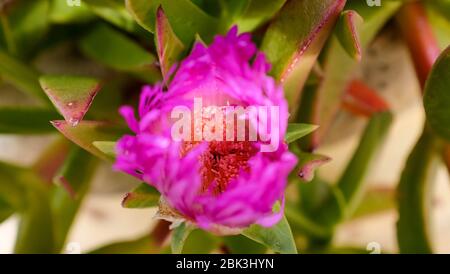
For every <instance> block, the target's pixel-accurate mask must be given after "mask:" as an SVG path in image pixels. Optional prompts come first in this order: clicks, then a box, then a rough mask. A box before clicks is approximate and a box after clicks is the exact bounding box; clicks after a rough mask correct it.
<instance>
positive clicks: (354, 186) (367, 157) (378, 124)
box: [316, 112, 392, 226]
mask: <svg viewBox="0 0 450 274" xmlns="http://www.w3.org/2000/svg"><path fill="white" fill-rule="evenodd" d="M391 122H392V114H391V113H389V112H382V113H377V114H375V115H374V116H373V117H372V118H371V120H370V121H369V123H368V125H367V126H366V128H365V130H364V133H363V135H362V136H361V139H360V142H359V145H358V147H357V148H356V150H355V152H354V153H353V156H352V158H351V160H350V162H349V163H348V164H347V167H346V168H345V170H344V173H343V174H342V175H341V177H340V179H339V181H338V182H337V184H336V187H337V192H338V193H339V195H340V196H342V200H343V201H344V205H343V206H344V212H343V214H340V213H339V212H342V209H341V208H339V207H342V205H339V203H336V198H335V197H332V196H330V199H329V200H328V201H325V202H324V203H323V205H322V207H321V208H320V212H319V213H318V214H316V220H318V222H320V223H322V224H325V225H330V226H332V225H334V224H336V223H338V222H339V221H340V220H341V219H342V218H348V217H350V216H351V215H352V214H353V213H354V212H355V210H356V208H357V207H358V205H359V203H360V201H361V198H362V196H363V195H364V189H365V186H366V184H365V183H366V181H365V180H364V178H365V177H366V174H367V172H368V170H369V168H370V166H371V163H372V161H373V159H374V156H375V155H376V152H377V151H378V150H379V149H380V147H381V145H382V144H383V141H384V138H385V137H386V135H387V133H388V130H389V127H390V125H391Z"/></svg>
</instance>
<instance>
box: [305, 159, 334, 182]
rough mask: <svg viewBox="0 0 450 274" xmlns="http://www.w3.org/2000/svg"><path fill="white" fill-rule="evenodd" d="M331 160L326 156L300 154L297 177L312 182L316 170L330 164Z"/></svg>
mask: <svg viewBox="0 0 450 274" xmlns="http://www.w3.org/2000/svg"><path fill="white" fill-rule="evenodd" d="M329 161H331V158H330V157H328V156H325V155H320V154H312V153H305V152H300V153H299V170H298V172H297V175H298V176H299V177H300V179H302V180H303V181H306V182H311V180H312V179H313V178H314V173H315V170H316V168H318V167H320V166H322V165H324V164H326V163H328V162H329Z"/></svg>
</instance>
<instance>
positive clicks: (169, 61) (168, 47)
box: [155, 6, 185, 82]
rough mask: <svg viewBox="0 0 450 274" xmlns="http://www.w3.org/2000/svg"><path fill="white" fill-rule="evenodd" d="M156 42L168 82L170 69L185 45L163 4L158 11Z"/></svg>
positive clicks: (163, 73)
mask: <svg viewBox="0 0 450 274" xmlns="http://www.w3.org/2000/svg"><path fill="white" fill-rule="evenodd" d="M155 40H156V41H155V44H156V47H157V51H158V57H159V63H160V65H161V72H162V75H163V77H164V79H165V81H166V82H167V78H168V77H169V74H170V69H171V68H172V67H173V65H174V64H175V63H176V62H177V61H178V59H179V57H180V56H181V55H182V53H183V51H184V49H185V46H184V44H183V43H182V42H181V41H180V39H178V37H177V36H176V34H175V33H174V32H173V29H172V26H171V25H170V22H169V20H168V19H167V17H166V14H165V13H164V10H163V8H162V7H161V6H159V7H158V10H157V12H156V35H155Z"/></svg>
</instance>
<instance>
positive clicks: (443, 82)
mask: <svg viewBox="0 0 450 274" xmlns="http://www.w3.org/2000/svg"><path fill="white" fill-rule="evenodd" d="M449 85H450V47H448V48H447V49H446V50H445V51H444V52H443V53H442V54H441V56H440V57H439V59H438V60H437V61H436V63H435V64H434V66H433V69H432V70H431V73H430V75H429V77H428V80H427V83H426V85H425V95H424V105H425V112H426V116H427V121H428V123H429V124H430V126H431V128H432V129H433V130H434V131H435V132H436V133H437V134H438V135H439V136H440V137H442V138H444V139H446V140H450V126H449V125H450V92H449Z"/></svg>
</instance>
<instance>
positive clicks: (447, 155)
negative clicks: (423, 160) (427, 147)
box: [444, 144, 450, 174]
mask: <svg viewBox="0 0 450 274" xmlns="http://www.w3.org/2000/svg"><path fill="white" fill-rule="evenodd" d="M444 163H445V166H446V167H447V170H448V173H449V174H450V144H447V145H446V146H445V147H444Z"/></svg>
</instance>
